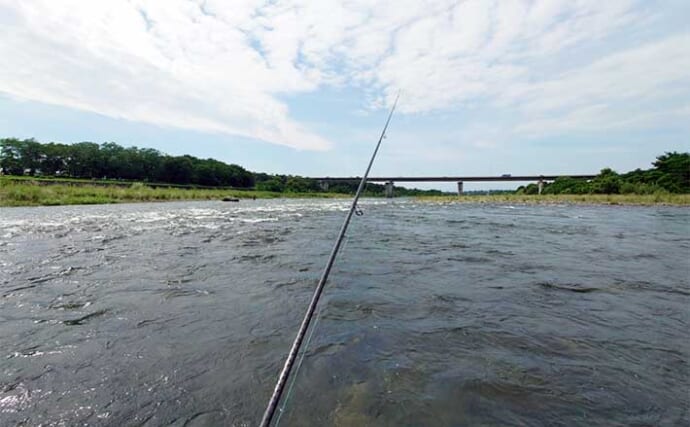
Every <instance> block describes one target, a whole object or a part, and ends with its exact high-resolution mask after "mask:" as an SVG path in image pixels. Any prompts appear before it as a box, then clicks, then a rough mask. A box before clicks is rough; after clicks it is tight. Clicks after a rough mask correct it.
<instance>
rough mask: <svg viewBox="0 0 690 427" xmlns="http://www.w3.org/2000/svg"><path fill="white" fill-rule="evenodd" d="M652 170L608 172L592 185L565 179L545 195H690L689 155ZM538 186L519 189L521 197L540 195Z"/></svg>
mask: <svg viewBox="0 0 690 427" xmlns="http://www.w3.org/2000/svg"><path fill="white" fill-rule="evenodd" d="M652 165H653V166H654V167H653V168H651V169H647V170H642V169H635V170H634V171H632V172H628V173H624V174H618V173H617V172H615V171H613V170H611V169H609V168H606V169H602V171H601V172H600V173H599V175H597V176H596V177H595V178H594V179H592V180H590V181H585V180H579V179H573V178H569V177H562V178H558V179H556V180H555V181H554V182H552V183H549V184H546V185H545V186H544V190H543V194H655V193H690V153H678V152H675V151H674V152H669V153H665V154H663V155H661V156H658V157H657V158H656V161H654V162H653V163H652ZM538 191H539V189H538V186H537V185H536V184H530V185H528V186H526V187H519V188H518V189H517V193H518V194H537V193H538Z"/></svg>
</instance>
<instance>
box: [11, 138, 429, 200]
mask: <svg viewBox="0 0 690 427" xmlns="http://www.w3.org/2000/svg"><path fill="white" fill-rule="evenodd" d="M0 172H2V173H4V174H7V175H19V176H21V175H28V176H41V177H61V178H82V179H99V180H100V179H106V180H107V179H110V180H126V181H142V182H150V183H166V184H178V185H190V184H191V185H201V186H209V187H235V188H256V189H257V190H263V191H272V192H276V193H317V192H330V193H345V194H354V193H355V191H356V190H357V186H358V184H359V183H358V182H339V183H330V185H329V186H328V188H322V187H321V185H320V183H319V182H318V181H316V180H313V179H309V178H304V177H300V176H291V175H270V174H266V173H252V172H249V171H247V170H245V169H244V168H242V167H241V166H238V165H234V164H226V163H223V162H221V161H218V160H214V159H198V158H196V157H193V156H189V155H185V156H169V155H167V154H164V153H161V152H160V151H158V150H154V149H151V148H137V147H128V148H125V147H122V146H120V145H118V144H115V143H113V142H107V143H104V144H100V145H99V144H96V143H93V142H79V143H76V144H60V143H54V142H50V143H47V144H43V143H40V142H38V141H36V140H34V139H16V138H4V139H0ZM394 192H395V195H396V196H414V195H422V194H424V195H441V194H443V193H442V192H441V191H438V190H417V189H408V188H403V187H395V191H394ZM384 194H385V186H384V185H380V184H368V185H367V187H366V190H365V192H364V195H365V196H383V195H384Z"/></svg>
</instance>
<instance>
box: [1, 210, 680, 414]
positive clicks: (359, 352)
mask: <svg viewBox="0 0 690 427" xmlns="http://www.w3.org/2000/svg"><path fill="white" fill-rule="evenodd" d="M360 204H361V207H362V209H363V211H364V215H363V216H361V217H354V219H353V222H352V224H351V226H350V229H349V232H348V237H347V239H346V241H345V243H344V247H343V248H342V251H341V253H340V255H339V257H338V259H337V261H336V266H335V268H334V270H333V271H332V272H331V279H330V281H329V283H328V284H327V286H326V289H325V292H324V296H323V299H322V301H321V303H320V305H319V309H318V316H317V319H316V325H315V328H314V329H313V335H312V336H311V341H310V343H309V346H308V348H307V350H306V353H305V356H304V359H303V363H302V365H301V368H300V370H299V372H298V373H297V375H296V377H295V378H296V380H295V382H294V384H293V386H292V387H291V390H290V394H289V399H287V401H286V402H285V405H284V408H283V410H282V411H281V414H280V420H279V422H280V425H285V426H328V425H333V426H367V425H369V426H374V425H375V426H398V425H409V426H475V425H514V426H540V425H549V426H554V425H582V426H590V425H606V426H627V425H659V426H674V425H688V424H690V418H689V412H688V405H689V401H690V368H689V363H690V332H689V330H690V266H689V261H688V258H689V256H690V210H689V209H687V208H677V207H623V206H570V205H549V206H529V205H516V206H509V205H493V204H451V203H447V204H443V203H439V204H435V203H419V202H415V201H412V200H398V199H395V200H364V201H362V202H361V203H360ZM348 207H349V201H348V200H270V201H259V200H256V201H251V200H247V201H245V200H243V201H241V202H240V203H222V202H183V203H167V204H131V205H126V204H125V205H109V206H68V207H41V208H0V425H2V426H14V425H17V426H23V425H31V426H36V425H44V426H53V425H54V426H61V425H66V426H73V425H95V426H101V425H102V426H121V425H122V426H168V425H170V426H205V425H208V426H215V425H234V426H253V425H256V424H258V421H259V419H260V418H261V414H262V412H263V410H264V408H265V405H266V403H267V400H268V398H269V396H270V393H271V391H272V389H273V387H274V384H275V381H276V379H277V375H278V372H279V370H280V368H281V366H282V363H283V360H284V357H285V355H286V353H287V351H288V349H289V346H290V343H291V342H292V339H293V338H294V336H295V333H296V331H297V327H298V325H299V323H300V321H301V319H302V316H303V315H304V311H305V309H306V306H307V304H308V301H309V299H310V297H311V293H312V291H313V289H314V286H315V284H316V282H317V280H318V278H319V276H320V274H321V271H322V269H323V267H324V265H325V262H326V260H327V257H328V254H329V252H330V250H331V247H332V244H333V241H334V239H335V237H336V235H337V232H338V230H339V227H340V225H341V223H342V221H343V218H344V216H345V213H346V211H347V209H348Z"/></svg>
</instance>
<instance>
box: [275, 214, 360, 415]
mask: <svg viewBox="0 0 690 427" xmlns="http://www.w3.org/2000/svg"><path fill="white" fill-rule="evenodd" d="M355 215H357V211H355ZM359 216H361V215H359ZM350 240H351V239H350V236H348V235H346V236H345V240H344V241H343V245H342V247H341V248H340V252H339V255H340V259H341V260H345V259H347V258H348V257H347V255H348V250H347V249H348V246H349V244H350ZM322 310H323V309H321V308H320V309H318V310H317V311H316V314H315V315H314V323H313V324H312V325H311V326H310V328H311V330H310V331H309V335H308V336H307V340H306V341H305V343H304V349H303V350H302V353H301V355H300V358H299V360H298V361H297V366H295V370H294V372H293V373H292V379H291V380H290V385H289V386H288V388H287V391H286V392H285V397H284V398H283V404H282V405H280V408H278V415H276V420H275V422H274V423H273V427H278V426H279V425H280V421H281V419H282V418H283V415H284V414H285V408H286V407H287V405H288V403H289V402H290V399H291V398H292V395H293V388H294V387H295V383H296V382H297V378H298V377H299V372H300V370H301V369H302V364H303V363H304V359H305V358H306V355H307V352H308V351H309V348H310V346H311V339H312V337H313V336H314V332H315V331H316V329H317V327H318V324H319V320H320V319H321V314H322Z"/></svg>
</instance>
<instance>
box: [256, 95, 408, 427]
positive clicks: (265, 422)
mask: <svg viewBox="0 0 690 427" xmlns="http://www.w3.org/2000/svg"><path fill="white" fill-rule="evenodd" d="M398 98H400V92H398V95H397V96H396V97H395V102H394V103H393V107H392V108H391V111H390V113H389V114H388V119H387V120H386V124H385V125H384V126H383V130H382V131H381V136H380V137H379V141H378V143H377V144H376V149H374V154H372V155H371V160H369V166H367V170H366V171H365V172H364V175H363V176H362V180H361V181H359V187H357V192H356V193H355V197H354V199H352V206H350V210H349V211H348V213H347V216H346V217H345V221H344V222H343V225H342V227H340V233H339V234H338V238H337V239H336V241H335V245H333V249H332V250H331V255H330V256H329V257H328V263H326V268H324V270H323V273H322V274H321V279H319V283H318V284H317V285H316V289H315V290H314V295H312V297H311V302H310V303H309V307H308V308H307V313H306V314H305V315H304V319H302V324H301V325H300V327H299V331H297V337H295V340H294V341H293V343H292V347H291V348H290V352H289V353H288V356H287V359H285V365H283V370H282V371H281V372H280V376H279V377H278V382H277V383H276V386H275V389H274V390H273V395H272V396H271V400H269V402H268V406H267V407H266V411H265V412H264V416H263V418H261V424H260V425H261V427H269V425H270V424H271V420H272V419H273V415H274V414H275V412H276V408H277V407H278V403H279V402H280V397H281V396H282V394H283V390H284V389H285V384H286V383H287V379H288V377H289V376H290V371H291V370H292V365H293V364H294V363H295V359H296V358H297V353H299V349H300V346H301V345H302V341H304V335H305V334H306V332H307V329H309V324H310V323H311V319H312V317H313V316H314V311H315V310H316V305H317V304H318V303H319V298H321V293H322V291H323V287H324V285H325V284H326V280H328V275H329V274H330V273H331V267H333V263H334V262H335V257H336V256H337V255H338V250H340V244H341V243H342V242H343V239H344V238H345V232H346V231H347V226H348V225H349V224H350V220H351V219H352V214H353V213H355V214H357V215H361V213H360V211H359V210H358V209H357V202H358V201H359V196H361V195H362V191H363V190H364V186H365V185H366V183H367V177H368V176H369V171H370V170H371V165H373V164H374V159H375V158H376V154H377V153H378V151H379V147H380V146H381V141H383V138H385V137H386V130H387V129H388V124H389V123H390V122H391V118H392V117H393V112H394V111H395V107H396V105H398Z"/></svg>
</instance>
